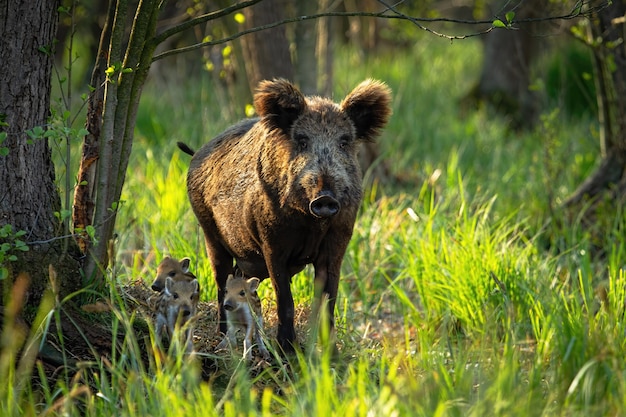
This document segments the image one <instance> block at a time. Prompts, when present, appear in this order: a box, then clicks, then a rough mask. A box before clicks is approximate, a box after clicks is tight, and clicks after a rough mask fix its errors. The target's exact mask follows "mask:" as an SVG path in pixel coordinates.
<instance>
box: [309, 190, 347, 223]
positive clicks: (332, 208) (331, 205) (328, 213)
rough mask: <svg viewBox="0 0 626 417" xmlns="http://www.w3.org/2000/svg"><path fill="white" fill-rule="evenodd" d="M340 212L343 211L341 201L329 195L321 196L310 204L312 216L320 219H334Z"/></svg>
mask: <svg viewBox="0 0 626 417" xmlns="http://www.w3.org/2000/svg"><path fill="white" fill-rule="evenodd" d="M339 210H341V205H340V204H339V201H337V200H336V199H335V198H333V197H332V196H330V195H327V194H324V195H321V196H319V197H317V198H315V199H314V200H312V201H311V202H310V203H309V211H310V212H311V214H312V215H313V216H315V217H317V218H320V219H324V218H328V217H333V216H334V215H335V214H337V213H339Z"/></svg>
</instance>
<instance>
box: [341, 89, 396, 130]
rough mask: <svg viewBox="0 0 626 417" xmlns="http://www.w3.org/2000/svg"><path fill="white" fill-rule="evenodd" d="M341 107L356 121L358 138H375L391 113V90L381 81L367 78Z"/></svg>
mask: <svg viewBox="0 0 626 417" xmlns="http://www.w3.org/2000/svg"><path fill="white" fill-rule="evenodd" d="M341 109H342V110H343V111H344V112H346V114H347V115H348V117H350V119H351V120H352V123H354V127H355V128H356V136H357V138H359V139H363V140H373V139H374V138H375V137H376V136H378V134H379V133H380V130H381V129H382V128H383V127H384V126H385V124H387V120H388V119H389V116H390V115H391V90H390V89H389V87H387V85H386V84H385V83H383V82H381V81H376V80H371V79H368V80H365V81H363V82H362V83H361V84H359V85H358V86H356V88H355V89H354V90H352V92H350V94H348V95H347V96H346V98H344V99H343V101H342V102H341Z"/></svg>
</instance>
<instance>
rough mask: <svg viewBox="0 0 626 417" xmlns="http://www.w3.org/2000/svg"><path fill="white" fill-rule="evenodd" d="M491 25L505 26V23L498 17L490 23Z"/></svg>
mask: <svg viewBox="0 0 626 417" xmlns="http://www.w3.org/2000/svg"><path fill="white" fill-rule="evenodd" d="M491 26H493V27H494V28H505V27H506V25H505V24H504V22H503V21H502V20H500V19H496V20H494V21H493V22H492V23H491Z"/></svg>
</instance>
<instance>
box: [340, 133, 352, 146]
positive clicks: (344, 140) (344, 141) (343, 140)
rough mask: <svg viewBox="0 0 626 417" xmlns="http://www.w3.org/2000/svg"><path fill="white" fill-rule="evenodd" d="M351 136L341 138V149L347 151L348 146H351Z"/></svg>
mask: <svg viewBox="0 0 626 417" xmlns="http://www.w3.org/2000/svg"><path fill="white" fill-rule="evenodd" d="M350 139H351V138H350V135H348V134H345V135H341V137H340V138H339V147H340V148H341V149H347V148H348V146H350Z"/></svg>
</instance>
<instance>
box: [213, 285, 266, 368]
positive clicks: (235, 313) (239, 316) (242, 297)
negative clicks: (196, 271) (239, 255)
mask: <svg viewBox="0 0 626 417" xmlns="http://www.w3.org/2000/svg"><path fill="white" fill-rule="evenodd" d="M260 282H261V281H260V280H259V279H258V278H256V277H252V278H244V277H243V276H241V275H237V276H234V275H232V274H231V275H229V276H228V279H227V280H226V288H225V289H224V310H226V322H227V324H228V330H227V331H226V334H225V335H224V339H223V340H222V341H221V342H220V344H219V345H217V350H221V349H225V348H227V347H229V346H231V347H232V346H234V345H235V344H236V334H237V331H238V330H240V329H241V330H243V331H244V339H243V357H244V358H245V359H246V360H247V361H250V360H251V359H252V339H254V341H255V342H256V345H257V347H258V349H259V352H260V353H261V356H263V359H265V360H269V359H270V353H269V352H268V351H267V348H266V347H265V343H264V342H263V338H262V337H261V332H262V331H263V311H262V309H261V299H260V298H259V295H258V294H257V288H258V287H259V283H260Z"/></svg>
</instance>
